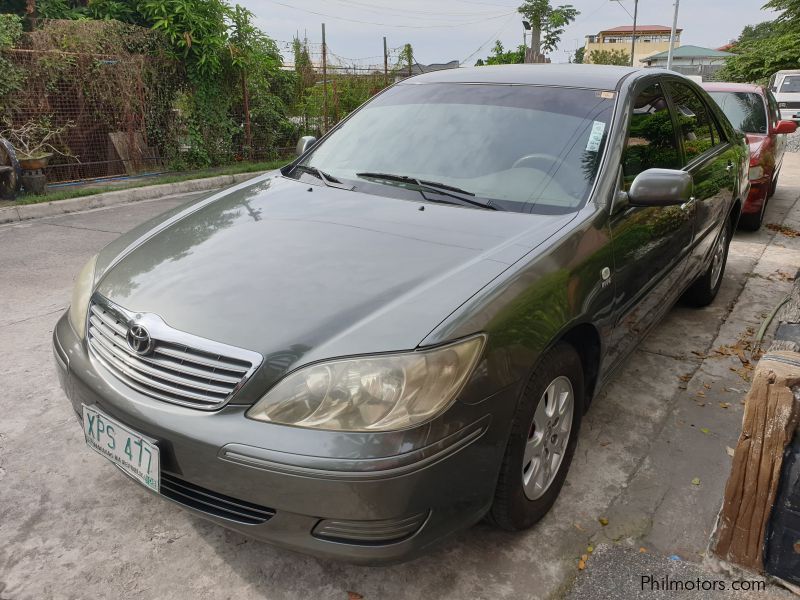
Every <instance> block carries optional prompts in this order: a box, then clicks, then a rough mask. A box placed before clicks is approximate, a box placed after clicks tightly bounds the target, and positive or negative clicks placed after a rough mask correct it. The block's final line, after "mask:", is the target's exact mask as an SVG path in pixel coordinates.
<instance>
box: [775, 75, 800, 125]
mask: <svg viewBox="0 0 800 600" xmlns="http://www.w3.org/2000/svg"><path fill="white" fill-rule="evenodd" d="M769 88H770V89H771V90H772V93H773V94H775V99H776V100H777V101H778V107H779V108H780V110H781V119H784V120H786V121H800V69H792V70H787V71H778V72H777V73H775V74H774V75H773V76H772V77H771V78H770V80H769Z"/></svg>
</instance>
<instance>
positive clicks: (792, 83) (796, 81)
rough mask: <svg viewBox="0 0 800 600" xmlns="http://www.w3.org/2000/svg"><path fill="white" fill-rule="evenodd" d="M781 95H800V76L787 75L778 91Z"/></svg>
mask: <svg viewBox="0 0 800 600" xmlns="http://www.w3.org/2000/svg"><path fill="white" fill-rule="evenodd" d="M778 93H780V94H797V93H800V75H787V76H786V77H784V78H783V83H781V89H780V90H778Z"/></svg>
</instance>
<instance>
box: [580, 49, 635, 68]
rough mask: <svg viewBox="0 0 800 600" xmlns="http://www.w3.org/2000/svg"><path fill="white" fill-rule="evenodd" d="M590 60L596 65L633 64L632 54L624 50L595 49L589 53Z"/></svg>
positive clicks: (622, 65) (624, 65)
mask: <svg viewBox="0 0 800 600" xmlns="http://www.w3.org/2000/svg"><path fill="white" fill-rule="evenodd" d="M589 61H590V62H591V63H592V64H594V65H618V66H621V67H627V66H628V65H630V64H631V55H630V54H628V53H627V52H625V51H624V50H594V51H592V53H591V54H589Z"/></svg>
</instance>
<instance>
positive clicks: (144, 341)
mask: <svg viewBox="0 0 800 600" xmlns="http://www.w3.org/2000/svg"><path fill="white" fill-rule="evenodd" d="M127 340H128V346H130V348H131V350H133V351H134V352H136V354H139V355H140V356H144V355H146V354H150V351H151V350H152V349H153V340H152V338H151V337H150V334H149V333H148V332H147V329H145V328H144V327H142V326H141V325H131V326H130V328H129V329H128V336H127Z"/></svg>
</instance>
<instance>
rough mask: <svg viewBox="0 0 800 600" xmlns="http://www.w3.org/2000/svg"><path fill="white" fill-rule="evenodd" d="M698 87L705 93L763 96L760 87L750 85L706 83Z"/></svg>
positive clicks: (762, 90)
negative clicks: (701, 87) (740, 93)
mask: <svg viewBox="0 0 800 600" xmlns="http://www.w3.org/2000/svg"><path fill="white" fill-rule="evenodd" d="M700 85H702V86H703V89H704V90H706V91H707V92H752V93H755V94H759V95H761V96H763V95H764V88H763V87H762V86H760V85H754V84H752V83H727V82H720V81H708V82H703V83H701V84H700Z"/></svg>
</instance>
